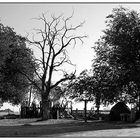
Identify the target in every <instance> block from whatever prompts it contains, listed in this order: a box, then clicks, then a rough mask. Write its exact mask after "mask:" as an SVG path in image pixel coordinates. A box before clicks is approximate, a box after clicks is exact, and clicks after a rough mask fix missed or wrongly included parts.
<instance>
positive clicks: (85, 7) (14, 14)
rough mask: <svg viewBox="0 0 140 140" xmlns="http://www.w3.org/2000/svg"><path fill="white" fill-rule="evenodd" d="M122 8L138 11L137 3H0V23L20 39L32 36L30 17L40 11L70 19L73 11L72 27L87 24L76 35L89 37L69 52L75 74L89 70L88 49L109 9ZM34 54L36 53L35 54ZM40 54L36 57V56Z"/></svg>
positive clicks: (35, 25) (33, 24)
mask: <svg viewBox="0 0 140 140" xmlns="http://www.w3.org/2000/svg"><path fill="white" fill-rule="evenodd" d="M120 5H121V6H124V7H127V8H131V9H134V10H137V11H138V12H139V11H140V10H139V9H140V4H113V3H112V4H107V3H106V4H95V3H93V4H74V3H73V4H60V3H59V4H47V3H46V4H41V3H40V4H39V3H38V4H33V3H32V4H14V3H13V4H2V3H0V20H1V22H2V23H3V24H4V25H8V26H10V27H13V28H14V30H15V31H16V32H17V34H21V35H23V36H25V35H27V33H31V32H32V29H33V28H35V27H37V26H38V22H37V21H35V20H32V18H35V17H38V16H39V15H41V13H42V12H47V11H49V12H50V13H54V14H56V15H60V14H62V13H63V14H64V16H65V17H67V16H70V15H71V13H72V11H73V10H74V17H73V19H72V24H73V25H76V24H79V23H80V22H82V21H86V22H85V24H84V26H83V27H82V28H81V31H80V32H79V33H83V34H86V35H88V38H87V39H85V40H84V45H83V46H81V45H80V44H78V45H77V46H76V47H75V48H72V49H71V52H70V59H71V61H72V62H73V63H75V64H76V65H77V67H76V68H77V73H80V72H81V71H82V70H84V69H90V68H91V64H92V62H91V61H92V59H93V56H94V51H93V49H92V48H91V47H92V46H93V45H94V42H95V41H97V39H98V38H99V37H100V36H101V35H102V30H103V29H105V17H106V16H107V15H108V14H110V13H111V11H112V9H113V8H115V7H118V6H120ZM36 55H37V52H36ZM38 55H39V54H38ZM82 108H83V106H82Z"/></svg>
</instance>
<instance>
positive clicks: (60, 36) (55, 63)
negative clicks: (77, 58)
mask: <svg viewBox="0 0 140 140" xmlns="http://www.w3.org/2000/svg"><path fill="white" fill-rule="evenodd" d="M72 17H73V14H72V15H71V16H70V17H67V18H64V17H63V16H62V15H60V16H58V17H56V16H54V15H51V20H49V21H48V20H47V18H46V16H45V14H42V15H41V16H40V17H39V18H36V19H37V20H39V21H41V22H42V23H43V28H44V29H35V32H36V33H37V34H39V35H41V40H37V39H35V36H34V37H33V39H32V41H31V40H29V39H28V42H29V43H30V44H31V45H34V46H36V47H37V48H38V49H39V50H40V54H41V58H40V59H37V58H36V59H35V61H36V63H37V64H38V67H37V68H36V70H35V74H36V77H37V79H39V80H40V81H41V86H39V85H38V84H37V83H36V82H35V81H34V80H32V79H30V78H29V77H28V75H26V76H27V77H28V79H29V80H30V81H31V82H32V83H33V84H34V85H35V86H36V87H37V88H38V90H39V91H40V93H41V99H42V112H43V113H42V119H43V120H46V119H49V114H50V113H49V112H50V110H49V94H50V91H51V89H53V88H54V87H56V86H57V85H59V84H60V83H61V82H63V81H65V80H68V79H72V78H74V75H75V72H73V73H71V74H68V73H67V72H66V71H64V70H63V69H62V65H63V64H64V63H67V64H72V63H71V61H70V60H69V57H68V53H67V48H68V47H69V46H71V45H72V46H75V45H76V43H77V41H78V40H79V41H80V42H81V43H83V38H85V37H86V35H76V34H75V33H76V31H77V30H78V29H79V28H80V27H82V26H83V24H84V22H82V23H80V24H79V25H77V26H72V25H69V26H68V23H69V22H70V20H71V19H72ZM60 71H61V72H62V73H63V74H64V76H63V78H61V79H60V80H58V81H56V83H52V76H53V73H54V72H60Z"/></svg>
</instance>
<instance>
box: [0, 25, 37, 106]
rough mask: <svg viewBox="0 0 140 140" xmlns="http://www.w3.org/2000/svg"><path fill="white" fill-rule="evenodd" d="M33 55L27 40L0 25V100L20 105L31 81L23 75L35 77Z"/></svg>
mask: <svg viewBox="0 0 140 140" xmlns="http://www.w3.org/2000/svg"><path fill="white" fill-rule="evenodd" d="M34 66H35V64H34V62H33V54H32V52H31V50H30V49H29V48H27V47H26V40H25V38H23V37H21V36H20V35H17V34H16V33H15V32H14V30H13V29H12V28H10V27H8V26H6V27H5V26H4V25H3V24H0V98H1V99H2V101H9V102H11V103H13V104H19V103H20V102H21V101H22V100H23V98H24V95H25V94H26V93H27V92H28V86H29V84H30V83H29V81H28V79H27V78H26V77H25V76H24V75H23V73H25V74H27V75H30V77H32V78H33V76H34Z"/></svg>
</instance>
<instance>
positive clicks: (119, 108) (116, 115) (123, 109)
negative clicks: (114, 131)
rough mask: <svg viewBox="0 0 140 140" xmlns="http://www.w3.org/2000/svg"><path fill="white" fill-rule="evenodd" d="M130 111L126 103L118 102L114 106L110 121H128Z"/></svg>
mask: <svg viewBox="0 0 140 140" xmlns="http://www.w3.org/2000/svg"><path fill="white" fill-rule="evenodd" d="M130 113H131V111H130V109H129V107H128V106H127V105H126V104H125V103H124V102H118V103H117V104H116V105H114V106H113V107H112V108H111V110H110V114H109V120H111V121H121V120H122V121H128V119H129V116H130Z"/></svg>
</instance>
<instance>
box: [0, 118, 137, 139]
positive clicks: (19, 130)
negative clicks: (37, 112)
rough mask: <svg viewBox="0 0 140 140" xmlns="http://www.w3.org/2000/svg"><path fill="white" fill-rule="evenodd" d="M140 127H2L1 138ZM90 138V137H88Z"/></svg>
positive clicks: (112, 124) (91, 124)
mask: <svg viewBox="0 0 140 140" xmlns="http://www.w3.org/2000/svg"><path fill="white" fill-rule="evenodd" d="M136 127H139V126H138V125H137V124H134V123H133V124H132V123H129V124H128V123H116V122H103V121H101V122H87V123H85V122H81V121H73V122H68V123H61V124H41V125H38V124H37V125H32V124H25V125H21V126H0V137H55V136H56V137H57V135H60V134H66V133H72V132H74V133H76V132H86V131H97V130H109V129H126V128H129V129H132V128H136ZM87 137H88V136H87Z"/></svg>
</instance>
